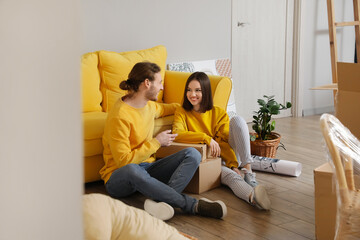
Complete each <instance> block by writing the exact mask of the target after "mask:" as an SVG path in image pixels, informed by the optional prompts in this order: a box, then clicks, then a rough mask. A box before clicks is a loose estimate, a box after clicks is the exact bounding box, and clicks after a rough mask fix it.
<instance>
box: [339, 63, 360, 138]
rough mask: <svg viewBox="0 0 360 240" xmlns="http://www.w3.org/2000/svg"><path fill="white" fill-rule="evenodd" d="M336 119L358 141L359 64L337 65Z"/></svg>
mask: <svg viewBox="0 0 360 240" xmlns="http://www.w3.org/2000/svg"><path fill="white" fill-rule="evenodd" d="M337 68H338V92H337V98H336V102H337V105H336V108H335V109H336V110H335V115H336V117H337V118H338V119H339V120H340V121H341V122H342V124H344V125H345V126H346V127H347V128H348V129H349V130H350V131H351V132H352V134H354V135H355V136H356V137H357V138H358V139H360V125H359V119H360V104H359V102H360V63H343V62H338V63H337Z"/></svg>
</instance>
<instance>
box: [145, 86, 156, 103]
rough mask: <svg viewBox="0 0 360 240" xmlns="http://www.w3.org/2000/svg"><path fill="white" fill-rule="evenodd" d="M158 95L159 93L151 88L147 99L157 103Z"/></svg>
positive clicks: (147, 93)
mask: <svg viewBox="0 0 360 240" xmlns="http://www.w3.org/2000/svg"><path fill="white" fill-rule="evenodd" d="M158 94H159V92H156V90H155V87H153V86H151V87H150V89H149V91H147V92H146V98H147V99H149V100H151V101H156V100H157V95H158Z"/></svg>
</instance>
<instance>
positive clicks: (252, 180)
mask: <svg viewBox="0 0 360 240" xmlns="http://www.w3.org/2000/svg"><path fill="white" fill-rule="evenodd" d="M241 170H243V171H244V172H245V176H244V180H245V182H246V183H247V184H249V185H250V186H251V187H253V188H254V187H256V186H257V185H258V182H257V181H256V173H253V172H249V171H248V170H247V169H246V168H243V169H241Z"/></svg>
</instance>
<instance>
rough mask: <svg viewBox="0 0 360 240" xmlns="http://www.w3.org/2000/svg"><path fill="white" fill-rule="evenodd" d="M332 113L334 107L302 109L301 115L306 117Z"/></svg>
mask: <svg viewBox="0 0 360 240" xmlns="http://www.w3.org/2000/svg"><path fill="white" fill-rule="evenodd" d="M333 112H335V109H334V106H328V107H320V108H308V109H304V110H303V111H302V115H303V116H304V117H306V116H311V115H317V114H322V113H333Z"/></svg>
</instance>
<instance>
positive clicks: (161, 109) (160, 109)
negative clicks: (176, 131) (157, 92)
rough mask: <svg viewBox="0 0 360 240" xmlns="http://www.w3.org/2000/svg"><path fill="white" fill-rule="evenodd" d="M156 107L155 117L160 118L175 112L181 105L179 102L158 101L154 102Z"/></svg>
mask: <svg viewBox="0 0 360 240" xmlns="http://www.w3.org/2000/svg"><path fill="white" fill-rule="evenodd" d="M154 104H155V108H156V114H155V118H160V117H164V116H168V115H172V114H174V112H175V110H176V108H178V107H180V104H178V103H157V102H154Z"/></svg>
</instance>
